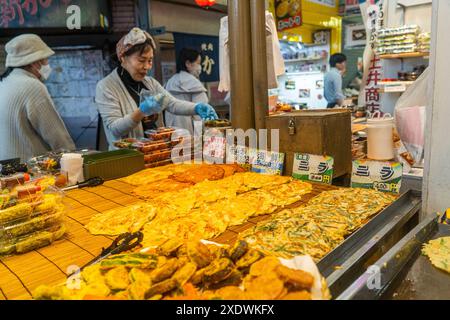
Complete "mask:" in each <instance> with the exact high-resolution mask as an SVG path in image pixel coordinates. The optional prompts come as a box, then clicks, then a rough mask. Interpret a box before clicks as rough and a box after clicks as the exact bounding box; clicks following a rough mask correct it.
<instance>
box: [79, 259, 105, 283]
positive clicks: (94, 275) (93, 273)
mask: <svg viewBox="0 0 450 320" xmlns="http://www.w3.org/2000/svg"><path fill="white" fill-rule="evenodd" d="M81 276H82V277H83V280H84V281H85V282H86V283H87V284H91V283H100V282H105V278H104V276H103V274H102V272H101V268H100V265H98V264H94V265H91V266H88V267H86V268H84V270H83V271H82V272H81Z"/></svg>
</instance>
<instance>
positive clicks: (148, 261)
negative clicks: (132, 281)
mask: <svg viewBox="0 0 450 320" xmlns="http://www.w3.org/2000/svg"><path fill="white" fill-rule="evenodd" d="M157 263H158V257H157V256H155V255H153V254H144V253H131V254H118V255H115V256H111V257H109V258H108V259H105V260H103V261H102V262H100V266H101V268H102V269H103V270H104V269H111V268H115V267H127V268H141V269H155V268H156V267H157Z"/></svg>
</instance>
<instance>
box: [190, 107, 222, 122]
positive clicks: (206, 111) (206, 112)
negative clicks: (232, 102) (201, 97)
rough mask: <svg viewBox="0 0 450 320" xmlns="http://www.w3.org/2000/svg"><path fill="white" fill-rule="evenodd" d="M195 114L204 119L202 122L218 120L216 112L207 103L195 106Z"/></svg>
mask: <svg viewBox="0 0 450 320" xmlns="http://www.w3.org/2000/svg"><path fill="white" fill-rule="evenodd" d="M195 112H196V113H197V114H198V115H199V116H200V117H201V118H202V120H217V119H219V117H218V116H217V113H216V111H215V110H214V108H213V107H211V106H210V105H209V104H206V103H199V104H197V105H196V106H195Z"/></svg>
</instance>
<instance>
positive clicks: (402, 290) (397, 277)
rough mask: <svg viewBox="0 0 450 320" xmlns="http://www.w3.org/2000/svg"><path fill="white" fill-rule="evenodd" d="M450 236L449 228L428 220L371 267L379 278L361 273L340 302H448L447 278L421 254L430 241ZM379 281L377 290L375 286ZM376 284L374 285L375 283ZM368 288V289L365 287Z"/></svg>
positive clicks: (434, 218) (449, 281)
mask: <svg viewBox="0 0 450 320" xmlns="http://www.w3.org/2000/svg"><path fill="white" fill-rule="evenodd" d="M448 236H450V226H448V225H443V224H440V223H439V217H438V216H430V217H427V218H426V219H425V220H424V221H423V222H422V223H420V224H419V225H418V226H417V227H416V228H414V229H413V230H412V231H411V232H410V233H409V234H408V235H406V236H405V237H404V238H403V239H402V240H401V241H399V243H397V244H396V245H395V246H394V247H393V248H392V249H391V250H389V252H387V253H386V254H385V255H384V256H383V257H382V258H381V259H379V260H378V261H377V262H376V263H374V267H375V269H373V270H379V274H378V275H377V274H374V273H370V272H367V273H364V274H363V275H361V276H360V277H359V278H358V279H357V280H356V281H355V282H354V283H353V284H352V285H350V286H349V288H348V289H347V290H345V292H343V293H342V294H341V295H340V296H339V297H338V298H337V299H339V300H431V299H432V300H444V299H445V300H448V299H450V290H449V288H450V274H448V273H446V272H443V271H440V270H439V269H437V268H435V267H433V265H432V264H431V263H430V261H429V260H428V258H427V257H425V256H423V255H422V254H421V249H422V246H423V244H425V243H427V242H428V241H429V240H432V239H437V238H440V237H448ZM376 277H378V279H379V283H378V284H379V286H378V287H377V286H374V285H373V284H376ZM374 281H375V282H374ZM368 284H369V285H368Z"/></svg>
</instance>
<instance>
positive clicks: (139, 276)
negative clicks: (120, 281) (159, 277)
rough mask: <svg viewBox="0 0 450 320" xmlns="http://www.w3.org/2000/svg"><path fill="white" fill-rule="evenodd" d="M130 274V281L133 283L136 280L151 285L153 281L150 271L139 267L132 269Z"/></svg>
mask: <svg viewBox="0 0 450 320" xmlns="http://www.w3.org/2000/svg"><path fill="white" fill-rule="evenodd" d="M129 276H130V281H131V282H132V283H134V282H139V283H148V284H149V285H150V283H151V279H150V275H149V274H148V273H146V272H144V271H142V269H137V268H133V269H131V270H130V273H129Z"/></svg>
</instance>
